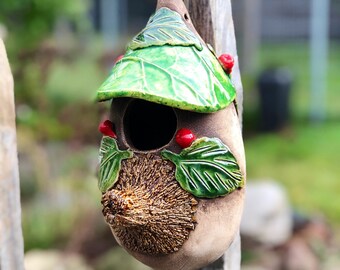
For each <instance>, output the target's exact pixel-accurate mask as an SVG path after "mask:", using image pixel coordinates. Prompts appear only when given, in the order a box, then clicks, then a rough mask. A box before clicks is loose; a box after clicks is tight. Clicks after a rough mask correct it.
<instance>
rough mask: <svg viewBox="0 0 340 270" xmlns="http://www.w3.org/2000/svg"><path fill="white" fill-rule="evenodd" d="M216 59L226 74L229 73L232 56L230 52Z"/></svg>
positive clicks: (231, 68)
mask: <svg viewBox="0 0 340 270" xmlns="http://www.w3.org/2000/svg"><path fill="white" fill-rule="evenodd" d="M218 60H219V61H220V64H221V66H222V67H223V69H224V71H225V72H226V73H227V74H230V73H231V72H232V71H233V67H234V58H233V57H232V56H231V55H230V54H222V55H221V56H220V57H219V58H218Z"/></svg>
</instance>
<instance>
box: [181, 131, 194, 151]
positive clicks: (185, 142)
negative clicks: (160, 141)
mask: <svg viewBox="0 0 340 270" xmlns="http://www.w3.org/2000/svg"><path fill="white" fill-rule="evenodd" d="M194 140H196V136H195V135H194V134H193V133H192V131H191V130H190V129H187V128H181V129H180V130H178V131H177V133H176V142H177V143H178V144H179V146H180V147H182V148H187V147H189V146H190V145H191V144H192V142H193V141H194Z"/></svg>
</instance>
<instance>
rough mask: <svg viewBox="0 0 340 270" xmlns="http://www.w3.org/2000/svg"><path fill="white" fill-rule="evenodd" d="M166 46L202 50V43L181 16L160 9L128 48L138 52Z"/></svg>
mask: <svg viewBox="0 0 340 270" xmlns="http://www.w3.org/2000/svg"><path fill="white" fill-rule="evenodd" d="M166 44H167V45H172V46H176V45H180V46H191V45H194V46H196V48H197V49H198V50H202V44H201V42H200V41H199V39H198V38H197V36H196V35H195V34H194V33H193V32H192V31H190V29H189V28H188V27H187V26H186V25H185V23H184V22H183V20H182V18H181V16H180V15H179V14H178V13H177V12H175V11H172V10H170V9H168V8H160V9H159V10H158V11H157V12H156V13H155V15H153V16H152V17H151V18H150V19H149V21H148V24H147V26H146V27H145V28H144V29H143V30H142V31H141V32H140V33H139V34H138V35H137V36H135V37H134V38H133V40H132V41H131V42H130V44H129V45H128V48H129V49H132V50H136V49H140V48H145V47H149V46H162V45H166Z"/></svg>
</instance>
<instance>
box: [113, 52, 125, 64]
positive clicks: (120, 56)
mask: <svg viewBox="0 0 340 270" xmlns="http://www.w3.org/2000/svg"><path fill="white" fill-rule="evenodd" d="M123 57H124V54H121V55H119V56H118V57H117V59H116V61H115V64H117V62H118V61H120V60H122V58H123Z"/></svg>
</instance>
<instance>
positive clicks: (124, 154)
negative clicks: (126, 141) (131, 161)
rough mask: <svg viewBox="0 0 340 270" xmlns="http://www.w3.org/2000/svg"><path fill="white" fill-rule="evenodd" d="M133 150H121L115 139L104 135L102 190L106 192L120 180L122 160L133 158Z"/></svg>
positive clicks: (101, 150) (102, 145)
mask: <svg viewBox="0 0 340 270" xmlns="http://www.w3.org/2000/svg"><path fill="white" fill-rule="evenodd" d="M132 155H133V153H132V151H129V150H119V149H118V146H117V142H116V140H115V139H113V138H111V137H108V136H104V137H103V139H102V142H101V145H100V150H99V159H100V164H99V182H98V186H99V189H100V191H101V192H103V193H104V192H106V191H107V190H108V189H109V188H111V187H112V186H113V185H114V183H115V182H116V181H117V180H118V176H119V171H120V168H121V162H122V160H123V159H128V158H131V157H132Z"/></svg>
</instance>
